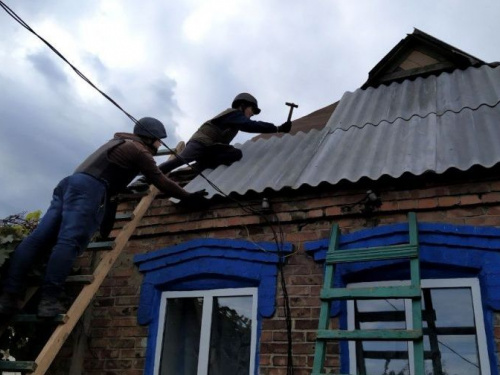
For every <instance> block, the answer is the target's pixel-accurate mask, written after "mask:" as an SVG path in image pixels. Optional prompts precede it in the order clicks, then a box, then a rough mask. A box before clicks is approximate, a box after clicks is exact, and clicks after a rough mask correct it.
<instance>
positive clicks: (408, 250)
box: [312, 213, 424, 375]
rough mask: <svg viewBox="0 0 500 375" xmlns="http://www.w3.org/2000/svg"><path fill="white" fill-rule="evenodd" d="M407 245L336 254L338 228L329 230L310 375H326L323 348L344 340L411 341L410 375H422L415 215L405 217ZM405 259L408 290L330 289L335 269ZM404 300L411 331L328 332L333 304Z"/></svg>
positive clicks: (358, 330)
mask: <svg viewBox="0 0 500 375" xmlns="http://www.w3.org/2000/svg"><path fill="white" fill-rule="evenodd" d="M408 225H409V243H408V244H402V245H392V246H382V247H371V248H360V249H349V250H339V249H338V246H339V240H340V231H339V227H338V224H334V225H333V227H332V232H331V237H330V243H329V246H328V251H327V255H326V261H325V265H326V268H325V276H324V281H323V288H322V290H321V295H320V299H321V309H320V316H319V324H318V331H317V336H316V347H315V354H314V363H313V371H312V375H326V373H325V372H322V371H324V365H325V356H326V344H327V342H331V341H338V340H348V341H356V342H361V341H364V340H372V341H412V342H413V359H414V361H413V364H414V373H415V374H417V375H419V374H423V373H424V347H423V330H422V302H421V285H420V264H419V256H418V255H419V246H418V229H417V220H416V215H415V213H409V214H408ZM405 258H406V259H409V260H410V274H411V283H410V285H408V286H393V287H377V288H350V289H348V288H334V287H333V280H334V272H335V266H336V265H337V264H340V263H347V262H367V261H380V260H390V259H405ZM385 298H398V299H400V298H406V299H411V303H412V316H413V327H412V329H376V330H367V329H365V330H363V329H355V330H340V329H329V320H330V309H331V304H332V302H333V301H334V300H362V299H365V300H366V299H385Z"/></svg>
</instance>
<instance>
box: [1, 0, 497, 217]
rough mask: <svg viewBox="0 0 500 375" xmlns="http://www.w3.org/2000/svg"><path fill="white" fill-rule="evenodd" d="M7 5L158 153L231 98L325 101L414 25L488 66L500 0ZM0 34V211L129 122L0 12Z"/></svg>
mask: <svg viewBox="0 0 500 375" xmlns="http://www.w3.org/2000/svg"><path fill="white" fill-rule="evenodd" d="M11 3H12V4H9V5H10V6H11V7H12V8H13V10H14V11H16V12H17V13H18V14H19V15H20V16H21V17H22V18H24V19H25V21H26V22H28V23H29V24H30V26H32V27H33V28H34V29H35V30H36V31H37V32H39V33H40V34H41V35H42V36H47V35H51V36H52V37H51V38H48V39H49V40H48V41H49V42H51V43H52V44H54V45H55V46H58V45H60V46H61V52H62V53H63V54H64V55H66V54H70V55H69V56H66V57H67V58H68V59H70V61H72V62H73V63H74V64H75V65H76V66H77V68H79V69H80V70H81V71H82V72H83V73H84V74H85V75H86V76H87V77H88V78H89V79H91V80H92V82H94V83H95V84H96V85H97V86H98V87H99V88H100V89H102V90H103V91H104V92H106V93H107V94H108V95H110V96H111V97H113V98H114V99H115V100H116V101H117V102H118V104H119V105H120V106H122V107H123V108H124V109H126V110H127V111H128V112H130V113H131V114H132V115H133V116H135V117H136V118H140V117H143V116H153V117H157V118H158V119H160V120H161V121H162V122H163V123H164V124H165V125H166V127H167V132H168V134H169V137H168V138H167V144H169V145H170V146H175V145H176V144H177V142H178V141H179V140H181V138H182V139H183V140H187V138H188V137H189V136H190V135H191V134H192V132H193V131H194V130H195V129H196V128H197V127H198V126H199V125H200V124H201V123H202V122H203V121H204V120H206V119H207V118H209V117H211V116H213V115H215V114H217V113H218V112H220V111H221V110H223V109H225V108H227V107H228V106H229V105H230V103H231V100H232V98H233V97H234V95H236V94H237V93H239V92H242V91H248V92H251V93H253V94H254V95H256V96H257V97H258V99H259V104H260V107H261V108H262V114H260V115H259V116H258V117H257V119H262V120H265V121H271V122H276V123H279V122H281V121H283V120H284V118H285V117H286V115H287V113H288V110H287V108H286V107H285V106H284V102H285V101H294V102H296V103H298V104H299V108H298V109H297V110H296V111H295V112H294V114H295V116H296V117H300V116H304V115H307V114H308V113H310V112H312V111H314V110H316V109H319V108H321V107H323V106H326V105H328V104H330V103H333V102H335V101H337V100H339V99H340V98H341V96H342V94H343V93H344V92H345V91H354V90H356V89H357V88H358V87H359V86H360V85H361V84H362V83H363V82H364V81H365V80H366V78H367V77H368V72H369V71H370V69H371V68H372V67H373V66H374V65H375V64H376V63H377V62H378V61H379V60H380V59H381V58H383V57H384V55H385V54H386V53H388V52H389V50H390V49H391V48H392V47H394V46H395V45H396V44H397V43H398V42H399V41H400V40H401V39H403V38H404V37H405V36H406V34H408V33H411V32H413V28H414V27H417V28H419V29H421V30H423V31H424V32H427V33H429V34H431V35H433V36H435V37H436V38H438V39H441V40H443V41H444V42H447V43H449V44H451V45H453V46H455V47H457V48H459V49H462V50H464V51H466V52H468V53H470V54H472V55H475V56H477V57H478V58H480V59H483V60H485V61H498V60H500V55H499V53H498V52H497V50H496V48H495V46H496V45H498V43H499V41H498V39H499V38H500V36H499V35H500V23H499V22H498V20H497V19H498V14H499V13H500V3H499V2H494V1H489V0H478V1H476V2H470V1H466V0H442V1H439V2H436V1H434V0H432V1H431V0H422V1H419V2H408V1H406V2H402V1H401V2H395V1H390V0H377V1H373V0H359V1H356V2H335V1H319V2H304V1H299V0H290V1H288V2H287V3H286V6H283V3H282V2H278V1H268V0H256V1H253V2H251V7H250V8H249V3H248V2H247V1H245V0H235V1H232V2H228V3H227V6H226V7H224V9H218V8H217V7H215V6H214V5H213V4H212V3H211V0H206V1H204V2H174V1H169V2H160V3H159V2H147V3H145V2H136V1H132V0H123V1H121V2H100V1H97V0H88V1H85V2H78V3H75V2H61V1H55V0H46V1H43V2H29V3H28V2H13V1H11ZM216 8H217V9H216ZM0 34H1V35H2V36H5V37H4V38H1V40H0V66H2V70H1V71H0V87H1V91H0V93H1V99H0V124H1V126H0V165H1V166H2V173H1V174H0V187H1V188H2V194H1V195H0V217H3V216H6V215H8V214H12V213H16V212H20V211H24V210H28V211H30V210H34V209H42V210H44V209H45V208H46V207H47V206H48V204H49V201H50V195H51V192H52V189H53V187H54V186H55V185H56V184H57V182H58V181H59V179H61V178H63V177H64V176H66V175H67V174H68V173H71V172H72V171H73V169H74V168H75V167H76V166H77V165H78V163H79V162H80V161H81V160H82V159H83V158H84V157H86V156H87V155H88V154H89V153H90V152H92V151H93V150H94V149H95V148H96V147H98V146H99V145H100V144H102V143H103V142H105V141H106V140H108V139H109V138H111V137H112V135H113V133H114V132H117V131H131V130H132V128H133V123H132V122H131V121H130V120H129V119H128V118H127V117H126V116H125V115H124V114H123V113H121V112H120V111H119V110H118V109H117V108H116V107H114V106H113V105H112V104H110V103H109V102H108V101H107V100H106V99H105V98H104V97H102V96H101V95H100V94H99V93H97V92H96V91H95V90H93V89H91V88H90V87H89V86H88V85H87V84H85V83H83V81H82V80H81V79H80V78H78V77H77V76H76V75H75V74H74V73H73V72H72V71H71V69H70V68H68V67H67V66H66V65H65V64H64V63H63V62H62V60H60V59H59V58H58V57H57V56H56V55H55V54H53V53H52V52H51V51H50V50H49V49H48V48H47V47H46V46H45V45H43V44H42V43H41V42H40V41H38V40H37V39H36V37H34V36H33V35H31V34H30V33H29V32H28V31H26V30H25V29H23V28H22V27H21V26H20V25H19V24H17V23H16V22H14V21H13V20H12V19H11V18H10V17H8V16H7V15H6V14H5V13H4V12H1V11H0ZM58 38H61V39H60V40H59V39H58ZM60 42H61V43H60ZM249 137H250V136H248V135H241V136H238V137H237V139H236V141H237V142H242V141H244V140H246V139H248V138H249Z"/></svg>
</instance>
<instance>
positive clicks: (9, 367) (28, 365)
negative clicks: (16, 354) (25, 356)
mask: <svg viewBox="0 0 500 375" xmlns="http://www.w3.org/2000/svg"><path fill="white" fill-rule="evenodd" d="M35 370H36V363H35V362H34V361H0V371H13V372H14V371H15V372H33V371H35Z"/></svg>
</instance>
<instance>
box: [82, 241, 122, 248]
mask: <svg viewBox="0 0 500 375" xmlns="http://www.w3.org/2000/svg"><path fill="white" fill-rule="evenodd" d="M114 247H115V241H102V242H91V243H89V244H88V246H87V250H112V249H113V248H114Z"/></svg>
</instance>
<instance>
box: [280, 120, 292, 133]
mask: <svg viewBox="0 0 500 375" xmlns="http://www.w3.org/2000/svg"><path fill="white" fill-rule="evenodd" d="M291 129H292V122H291V121H287V122H284V123H283V124H281V125H280V126H278V133H290V130H291Z"/></svg>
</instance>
